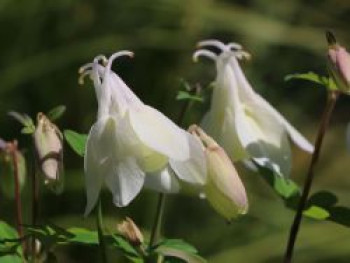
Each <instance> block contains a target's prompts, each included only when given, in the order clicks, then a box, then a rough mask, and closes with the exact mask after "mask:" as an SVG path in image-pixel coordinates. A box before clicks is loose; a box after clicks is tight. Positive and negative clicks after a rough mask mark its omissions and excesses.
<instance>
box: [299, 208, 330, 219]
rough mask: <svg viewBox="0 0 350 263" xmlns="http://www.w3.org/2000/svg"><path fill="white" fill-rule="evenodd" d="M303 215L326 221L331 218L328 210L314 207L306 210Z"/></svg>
mask: <svg viewBox="0 0 350 263" xmlns="http://www.w3.org/2000/svg"><path fill="white" fill-rule="evenodd" d="M303 214H304V215H305V216H308V217H310V218H313V219H317V220H325V219H327V218H328V217H329V216H330V214H329V212H328V211H327V210H326V209H324V208H322V207H319V206H314V205H313V206H311V207H309V208H307V209H306V210H304V211H303Z"/></svg>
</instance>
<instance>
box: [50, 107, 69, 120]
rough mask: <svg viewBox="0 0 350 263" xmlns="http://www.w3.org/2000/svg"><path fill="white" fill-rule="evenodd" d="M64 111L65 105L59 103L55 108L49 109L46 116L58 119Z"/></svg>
mask: <svg viewBox="0 0 350 263" xmlns="http://www.w3.org/2000/svg"><path fill="white" fill-rule="evenodd" d="M65 111H66V106H64V105H59V106H57V107H55V108H53V109H52V110H50V111H49V112H48V113H47V114H46V116H47V117H48V118H49V119H50V120H51V121H54V120H57V119H59V118H60V117H61V116H62V115H63V114H64V113H65Z"/></svg>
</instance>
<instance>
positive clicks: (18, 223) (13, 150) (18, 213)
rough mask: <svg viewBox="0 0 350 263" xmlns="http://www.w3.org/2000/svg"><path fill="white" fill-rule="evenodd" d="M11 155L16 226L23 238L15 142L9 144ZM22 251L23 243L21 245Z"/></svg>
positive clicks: (20, 236)
mask: <svg viewBox="0 0 350 263" xmlns="http://www.w3.org/2000/svg"><path fill="white" fill-rule="evenodd" d="M11 155H12V165H13V177H14V179H15V189H14V190H15V200H16V226H17V232H18V236H19V238H22V237H23V227H22V225H23V221H22V202H21V193H20V185H19V171H18V155H17V141H13V142H12V143H11ZM22 245H23V249H24V248H25V246H24V245H25V243H23V244H22Z"/></svg>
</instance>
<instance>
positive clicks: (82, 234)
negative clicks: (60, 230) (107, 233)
mask: <svg viewBox="0 0 350 263" xmlns="http://www.w3.org/2000/svg"><path fill="white" fill-rule="evenodd" d="M67 232H69V233H70V234H71V236H70V237H69V239H68V240H67V242H68V243H78V244H87V245H97V244H98V234H97V232H96V231H91V230H88V229H84V228H78V227H72V228H68V229H67Z"/></svg>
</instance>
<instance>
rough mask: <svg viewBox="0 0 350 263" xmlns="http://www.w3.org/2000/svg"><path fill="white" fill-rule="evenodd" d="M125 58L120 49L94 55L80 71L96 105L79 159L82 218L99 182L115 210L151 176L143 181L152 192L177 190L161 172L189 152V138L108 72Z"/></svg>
mask: <svg viewBox="0 0 350 263" xmlns="http://www.w3.org/2000/svg"><path fill="white" fill-rule="evenodd" d="M125 55H126V56H132V55H133V53H131V52H129V51H120V52H118V53H115V54H114V55H112V56H111V57H110V58H109V59H108V60H107V59H106V58H105V57H104V56H97V57H96V58H95V59H94V61H93V63H89V64H86V65H85V66H83V67H82V68H81V69H80V73H81V78H80V82H82V81H83V78H84V76H86V75H89V76H90V77H91V78H92V80H93V82H94V86H95V91H96V97H97V101H98V113H97V121H96V123H95V124H94V125H93V126H92V128H91V130H90V133H89V136H88V140H87V146H86V152H85V158H84V167H85V174H86V191H87V207H86V211H85V214H88V213H89V212H90V211H91V210H92V208H93V207H94V205H95V203H96V201H97V199H98V196H99V193H100V190H101V187H102V184H103V182H105V183H106V185H107V187H108V188H109V189H110V191H111V192H112V194H113V201H114V204H115V205H116V206H118V207H122V206H126V205H128V204H129V203H130V202H131V201H132V200H133V199H134V198H135V197H136V195H137V194H138V193H139V192H140V190H141V188H142V186H143V185H144V182H145V177H152V176H154V178H152V179H151V180H147V181H150V182H149V183H148V184H150V185H151V187H152V188H156V189H157V190H159V191H169V192H174V191H177V189H174V187H175V188H176V183H177V182H175V183H174V178H171V173H167V172H166V171H165V170H167V169H170V167H171V168H172V169H174V170H176V169H177V167H178V166H179V165H178V164H179V163H180V164H181V163H183V162H186V161H187V160H189V159H190V158H191V155H192V154H193V152H192V151H193V150H192V149H190V144H191V141H192V140H193V138H192V136H191V135H190V134H189V133H187V132H186V131H184V130H182V129H180V128H179V127H178V126H176V125H175V124H174V123H173V122H172V121H170V120H169V119H168V118H167V117H166V116H164V115H163V114H162V113H161V112H159V111H157V110H156V109H154V108H152V107H150V106H147V105H145V104H144V103H143V102H142V101H141V100H140V99H139V98H138V97H137V96H136V95H135V94H134V93H133V92H132V91H131V90H130V89H129V87H128V86H127V85H126V84H125V83H124V82H123V81H122V79H120V78H119V76H118V75H117V74H115V73H114V72H113V71H112V70H111V66H112V62H113V61H114V59H115V58H117V57H120V56H125ZM100 61H102V65H101V64H100ZM169 165H170V167H169ZM146 174H147V176H146ZM177 175H178V177H179V179H181V180H184V181H187V182H189V183H195V184H197V183H198V184H203V183H204V182H205V174H203V175H200V176H198V175H192V174H183V173H178V174H177ZM153 179H154V180H153ZM175 180H177V179H176V178H175ZM169 182H172V183H171V184H170V183H169ZM169 184H170V185H169Z"/></svg>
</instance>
